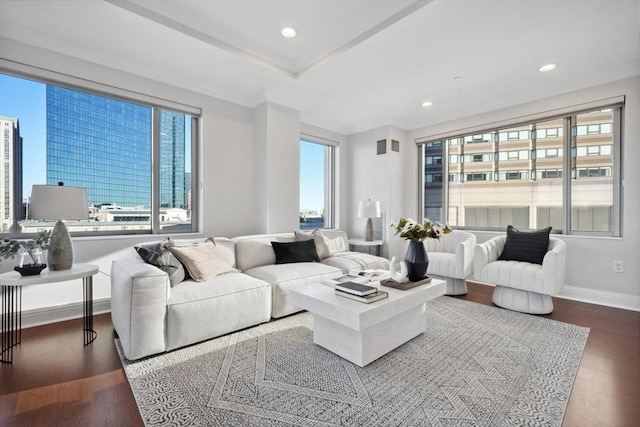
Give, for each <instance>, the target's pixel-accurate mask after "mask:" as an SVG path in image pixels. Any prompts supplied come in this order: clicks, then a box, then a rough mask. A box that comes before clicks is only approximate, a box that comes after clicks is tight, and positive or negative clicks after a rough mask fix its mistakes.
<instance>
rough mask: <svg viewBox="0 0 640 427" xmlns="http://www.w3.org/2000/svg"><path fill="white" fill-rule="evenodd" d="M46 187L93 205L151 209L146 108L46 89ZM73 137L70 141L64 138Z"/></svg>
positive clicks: (147, 113)
mask: <svg viewBox="0 0 640 427" xmlns="http://www.w3.org/2000/svg"><path fill="white" fill-rule="evenodd" d="M46 102H47V184H49V185H55V184H57V183H58V182H63V183H64V184H65V185H68V186H75V187H84V188H85V189H86V190H87V201H88V202H89V203H90V204H93V205H95V206H101V205H103V204H111V203H116V204H118V205H120V206H146V207H149V206H150V205H151V178H150V177H151V150H150V144H149V140H150V135H151V109H150V108H148V107H146V106H141V105H136V104H133V103H129V102H124V101H120V100H116V99H113V98H106V97H102V96H98V95H93V94H89V93H85V92H80V91H76V90H72V89H67V88H64V87H61V86H55V85H47V100H46ZM70 135H73V137H70Z"/></svg>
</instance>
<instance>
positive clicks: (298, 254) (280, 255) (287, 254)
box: [271, 239, 320, 264]
mask: <svg viewBox="0 0 640 427" xmlns="http://www.w3.org/2000/svg"><path fill="white" fill-rule="evenodd" d="M271 246H272V247H273V251H274V252H275V253H276V264H289V263H292V262H314V261H320V258H319V257H318V251H317V250H316V244H315V242H314V241H313V239H312V240H305V241H302V242H286V243H285V242H271Z"/></svg>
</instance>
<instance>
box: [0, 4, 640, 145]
mask: <svg viewBox="0 0 640 427" xmlns="http://www.w3.org/2000/svg"><path fill="white" fill-rule="evenodd" d="M283 26H292V27H294V28H296V29H297V31H298V36H297V37H295V38H293V39H285V38H284V37H282V36H281V35H280V29H281V28H282V27H283ZM0 37H2V39H0V42H2V40H3V39H13V40H17V41H20V42H23V43H28V44H32V45H34V46H37V47H41V48H45V49H49V50H52V51H55V52H60V53H62V54H65V55H69V56H73V57H77V58H80V59H84V60H88V61H91V62H95V63H98V64H101V65H105V66H108V67H111V68H114V69H118V70H123V71H127V72H130V73H134V74H139V75H142V76H145V77H148V78H151V79H154V80H158V81H161V82H164V83H168V84H171V85H175V86H178V87H181V88H185V89H189V90H192V91H196V92H200V93H204V94H208V95H211V96H214V97H217V98H221V99H224V100H227V101H231V102H234V103H238V104H241V105H244V106H247V107H254V106H256V105H258V104H260V103H261V102H264V101H265V100H268V101H271V102H275V103H279V104H282V105H285V106H288V107H291V108H295V109H297V110H299V111H300V114H301V120H302V121H303V122H304V123H308V124H312V125H316V126H320V127H323V128H326V129H329V130H333V131H336V132H339V133H343V134H352V133H356V132H360V131H364V130H367V129H371V128H375V127H379V126H387V125H393V126H397V127H399V128H401V129H405V130H412V129H416V128H420V127H424V126H429V125H432V124H436V123H440V122H443V121H448V120H452V119H456V118H460V117H465V116H469V115H472V114H478V113H482V112H486V111H491V110H495V109H499V108H504V107H508V106H512V105H516V104H520V103H524V102H528V101H533V100H536V99H541V98H546V97H549V96H553V95H557V94H560V93H565V92H570V91H573V90H578V89H582V88H586V87H591V86H594V85H598V84H602V83H607V82H610V81H615V80H620V79H623V78H627V77H632V76H637V75H640V1H639V0H603V1H600V0H590V1H585V0H556V1H550V0H549V1H546V0H433V1H429V0H209V1H206V0H163V1H159V0H83V1H80V0H75V1H57V0H42V1H39V0H34V1H18V0H2V1H0ZM0 56H2V44H0ZM549 62H554V63H556V64H558V67H557V68H556V69H555V70H554V71H551V72H548V73H541V72H539V71H538V68H539V67H540V66H541V65H543V64H546V63H549ZM425 100H429V101H431V102H433V105H432V106H431V107H422V106H421V103H422V102H423V101H425Z"/></svg>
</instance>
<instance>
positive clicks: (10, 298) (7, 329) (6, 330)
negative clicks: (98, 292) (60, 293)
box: [0, 264, 99, 363]
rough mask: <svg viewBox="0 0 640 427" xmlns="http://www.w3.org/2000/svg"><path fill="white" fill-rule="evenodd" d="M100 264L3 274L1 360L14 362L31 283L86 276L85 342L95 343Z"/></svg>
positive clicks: (84, 280)
mask: <svg viewBox="0 0 640 427" xmlns="http://www.w3.org/2000/svg"><path fill="white" fill-rule="evenodd" d="M98 271H99V267H98V266H97V265H93V264H74V265H73V267H71V268H70V269H69V270H58V271H49V269H48V268H45V269H44V270H42V272H41V273H40V274H38V275H35V276H21V275H20V274H19V273H18V272H16V271H9V272H6V273H2V274H0V288H1V290H2V307H1V309H0V315H1V316H2V353H1V354H0V362H1V363H13V348H14V347H15V346H16V345H18V344H20V341H21V340H22V288H23V287H24V286H29V285H42V284H45V283H54V282H65V281H67V280H73V279H82V282H83V285H84V288H83V300H84V303H83V308H82V317H83V320H84V325H83V333H84V345H85V346H86V345H89V344H91V343H92V342H93V341H94V340H95V339H96V337H97V336H98V334H97V332H96V331H95V330H94V329H93V276H94V275H95V274H97V273H98Z"/></svg>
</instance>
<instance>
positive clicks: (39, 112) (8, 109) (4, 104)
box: [0, 74, 47, 197]
mask: <svg viewBox="0 0 640 427" xmlns="http://www.w3.org/2000/svg"><path fill="white" fill-rule="evenodd" d="M45 103H46V86H45V85H44V84H41V83H34V82H31V81H29V80H24V79H18V78H15V77H10V76H7V75H5V74H0V116H6V117H13V118H17V119H18V120H19V122H20V136H22V142H23V149H22V155H23V156H24V157H23V162H24V170H25V172H27V173H25V174H24V175H25V176H23V178H22V179H23V184H24V185H23V187H22V188H23V190H22V194H23V196H24V197H26V196H28V195H30V194H31V187H32V186H33V185H34V184H46V183H47V150H46V141H47V122H46V115H45V114H46V111H45Z"/></svg>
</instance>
